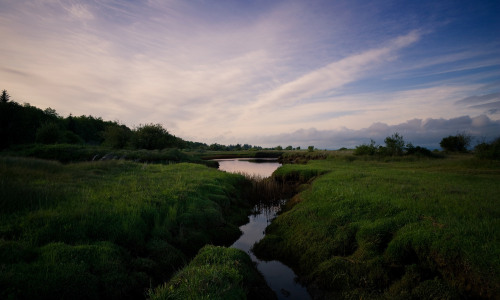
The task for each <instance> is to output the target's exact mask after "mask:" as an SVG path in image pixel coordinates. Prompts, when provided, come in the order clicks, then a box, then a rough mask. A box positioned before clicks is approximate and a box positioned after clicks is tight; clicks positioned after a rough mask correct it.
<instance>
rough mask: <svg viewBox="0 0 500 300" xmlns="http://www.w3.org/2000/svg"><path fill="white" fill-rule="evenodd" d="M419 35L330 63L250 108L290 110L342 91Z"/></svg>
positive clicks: (397, 39)
mask: <svg viewBox="0 0 500 300" xmlns="http://www.w3.org/2000/svg"><path fill="white" fill-rule="evenodd" d="M419 37H420V35H419V33H418V31H412V32H410V33H408V34H407V35H404V36H401V37H398V38H396V39H394V40H392V41H390V42H389V43H388V45H387V46H384V47H380V48H376V49H370V50H367V51H365V52H363V53H360V54H355V55H351V56H349V57H346V58H343V59H341V60H339V61H335V62H332V63H329V64H328V65H326V66H325V67H322V68H320V69H317V70H314V71H312V72H309V73H307V74H305V75H303V76H301V77H299V78H297V79H295V80H293V81H291V82H288V83H285V84H283V85H281V86H279V87H277V88H275V89H273V90H271V91H269V92H266V93H264V94H263V95H262V96H260V97H259V99H258V101H256V102H255V103H254V104H253V105H252V106H253V107H256V108H260V107H263V106H274V105H276V104H278V105H279V106H285V107H286V106H291V105H295V104H296V103H297V102H299V101H304V100H307V99H308V98H310V97H313V96H319V95H321V94H323V93H325V92H328V91H331V90H333V89H335V88H338V87H341V86H343V85H345V84H347V83H349V82H352V81H354V80H356V79H359V78H360V77H363V73H364V72H366V71H367V70H368V69H369V68H371V67H374V66H376V65H377V64H379V63H381V62H382V61H384V60H390V59H392V58H393V57H392V55H394V54H395V52H396V51H397V50H399V49H401V48H403V47H406V46H408V45H410V44H412V43H414V42H416V41H418V39H419Z"/></svg>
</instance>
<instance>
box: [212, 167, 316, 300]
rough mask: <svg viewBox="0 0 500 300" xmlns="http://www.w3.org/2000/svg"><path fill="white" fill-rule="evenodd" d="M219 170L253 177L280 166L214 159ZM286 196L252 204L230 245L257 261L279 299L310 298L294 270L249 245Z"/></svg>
mask: <svg viewBox="0 0 500 300" xmlns="http://www.w3.org/2000/svg"><path fill="white" fill-rule="evenodd" d="M216 161H218V162H219V169H220V170H222V171H226V172H233V173H246V174H249V175H252V176H259V177H269V176H271V174H272V173H273V172H274V171H275V170H276V169H277V168H279V167H280V166H281V164H280V163H278V161H277V160H275V159H241V158H240V159H217V160H216ZM285 202H286V199H283V200H279V201H277V203H274V204H267V205H263V204H259V205H256V206H255V207H254V213H253V214H252V215H251V216H250V221H249V222H248V223H247V224H245V225H243V226H241V227H240V230H241V231H242V232H243V234H242V235H241V237H240V238H239V239H238V240H237V241H236V242H234V244H233V245H232V246H231V247H233V248H237V249H240V250H243V251H245V252H246V253H248V255H250V257H251V258H252V260H253V261H254V262H255V263H256V264H257V269H258V270H259V271H260V272H261V273H262V275H263V276H264V278H265V279H266V281H267V284H268V285H269V287H270V288H271V289H272V290H273V291H274V292H275V293H276V295H277V296H278V299H310V298H311V297H310V296H309V294H308V292H307V290H306V288H305V287H304V286H302V285H301V284H300V283H298V282H297V276H296V275H295V273H294V272H293V271H292V269H290V268H289V267H287V266H286V265H284V264H282V263H281V262H279V261H268V262H266V261H261V260H259V259H258V258H257V257H256V256H255V255H254V254H253V253H252V250H251V248H252V246H253V245H254V244H255V243H256V242H258V241H260V240H261V239H262V238H263V237H264V235H265V230H266V227H267V226H268V225H269V224H270V223H271V221H272V220H273V219H274V218H275V217H276V215H277V213H278V212H279V210H280V206H281V205H282V204H284V203H285Z"/></svg>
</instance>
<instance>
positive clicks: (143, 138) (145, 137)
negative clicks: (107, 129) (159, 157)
mask: <svg viewBox="0 0 500 300" xmlns="http://www.w3.org/2000/svg"><path fill="white" fill-rule="evenodd" d="M174 142H175V137H174V136H173V135H171V134H169V133H168V131H167V130H166V129H165V128H163V126H161V124H148V125H142V126H140V127H139V128H137V129H136V130H135V131H134V135H133V137H132V144H133V146H134V147H135V148H137V149H147V150H153V149H163V148H167V147H168V146H169V145H172V144H174Z"/></svg>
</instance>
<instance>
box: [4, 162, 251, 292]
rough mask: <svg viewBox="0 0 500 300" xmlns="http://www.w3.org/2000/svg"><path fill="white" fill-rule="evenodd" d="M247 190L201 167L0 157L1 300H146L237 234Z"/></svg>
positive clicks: (240, 180)
mask: <svg viewBox="0 0 500 300" xmlns="http://www.w3.org/2000/svg"><path fill="white" fill-rule="evenodd" d="M248 187H249V183H248V181H247V180H246V179H245V178H244V177H243V176H241V175H235V174H229V173H224V172H219V171H217V170H216V169H214V168H209V167H206V166H203V165H199V164H190V163H178V164H170V165H162V164H145V163H135V162H130V161H124V160H109V161H98V162H84V163H70V164H61V163H60V162H55V161H48V160H40V159H33V158H16V157H1V158H0V298H2V299H53V298H54V297H55V296H56V297H57V298H61V299H66V298H72V299H103V298H106V299H109V298H111V299H141V298H145V297H146V296H147V291H148V290H149V289H150V288H153V287H156V286H158V285H160V284H163V283H164V282H165V281H167V280H168V279H170V278H171V277H172V275H173V274H174V273H176V272H177V271H178V270H180V269H181V268H182V267H184V266H185V265H186V264H187V263H188V262H189V261H190V260H191V258H192V257H194V256H195V255H196V254H197V253H198V251H199V250H200V249H201V248H202V247H203V246H205V245H206V244H217V245H229V244H230V243H232V242H233V241H234V240H235V239H237V238H238V236H239V235H240V231H239V229H238V226H240V225H241V224H243V223H245V222H246V221H247V214H248V213H249V209H250V206H249V205H248V203H247V202H246V201H245V200H244V199H243V196H242V195H243V193H244V192H245V190H246V188H248Z"/></svg>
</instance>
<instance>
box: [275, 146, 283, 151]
mask: <svg viewBox="0 0 500 300" xmlns="http://www.w3.org/2000/svg"><path fill="white" fill-rule="evenodd" d="M274 150H280V151H281V150H283V147H281V146H276V147H274Z"/></svg>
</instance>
